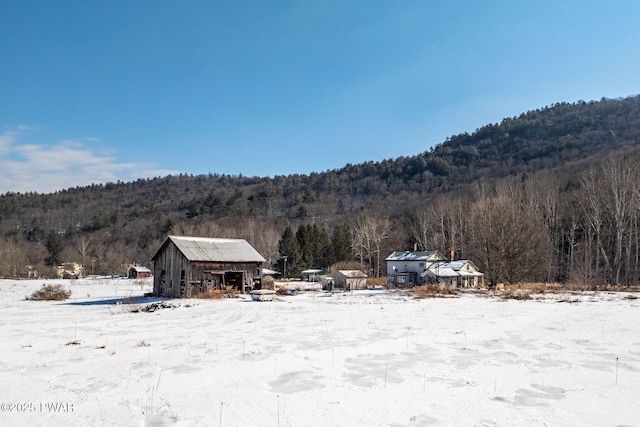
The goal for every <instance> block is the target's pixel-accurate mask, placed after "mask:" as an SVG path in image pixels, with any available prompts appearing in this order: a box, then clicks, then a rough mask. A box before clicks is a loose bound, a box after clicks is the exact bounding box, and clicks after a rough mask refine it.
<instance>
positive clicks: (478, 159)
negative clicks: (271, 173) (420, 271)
mask: <svg viewBox="0 0 640 427" xmlns="http://www.w3.org/2000/svg"><path fill="white" fill-rule="evenodd" d="M639 99H640V96H631V97H627V98H623V99H604V98H603V99H601V100H600V101H591V102H583V101H578V102H575V103H557V104H553V105H551V106H548V107H545V108H540V109H537V110H533V111H528V112H526V113H522V114H520V115H519V116H518V117H511V118H505V119H504V120H502V122H500V123H496V124H489V125H486V126H483V127H481V128H479V129H477V130H476V131H475V132H473V133H470V134H469V133H464V134H459V135H454V136H452V137H450V138H447V140H445V141H444V142H442V143H441V144H438V145H437V146H435V147H433V148H432V149H430V150H426V151H425V152H423V153H420V154H417V155H413V156H407V157H399V158H396V159H389V160H383V161H378V162H373V161H370V162H366V163H361V164H354V165H352V164H348V165H346V166H344V167H342V168H339V169H334V170H328V171H325V172H318V173H311V174H309V175H300V174H293V175H288V176H275V177H273V178H261V177H244V176H229V175H219V174H209V175H199V176H192V175H187V174H180V175H177V176H167V177H162V178H152V179H139V180H137V181H133V182H127V183H124V182H116V183H108V184H94V185H91V186H85V187H76V188H70V189H67V190H63V191H58V192H55V193H51V194H36V193H26V194H20V193H11V192H10V193H6V194H3V195H0V218H1V219H0V238H2V239H4V240H5V241H12V242H16V243H15V244H17V245H21V244H22V243H24V244H25V245H31V249H30V251H31V252H33V253H32V254H30V255H29V259H28V261H29V262H33V263H36V262H37V260H38V259H40V258H42V256H41V255H42V254H41V253H38V251H40V252H42V247H43V245H44V244H45V243H46V239H47V235H48V233H51V232H53V233H55V234H57V235H58V236H60V237H61V239H62V249H61V250H67V257H66V258H71V256H72V255H73V254H75V255H73V256H77V253H83V252H84V255H83V257H84V258H86V259H85V260H84V261H85V263H86V262H88V261H87V259H93V260H97V261H94V264H96V265H94V270H98V269H102V270H103V271H105V272H106V271H107V270H109V269H113V268H115V266H116V265H120V264H122V263H125V262H130V261H138V262H141V263H145V262H147V261H148V259H149V257H150V254H151V253H152V252H153V251H154V250H155V249H156V246H157V244H159V242H160V241H161V240H162V239H163V238H164V237H165V235H166V234H167V233H168V232H176V231H180V232H184V233H191V234H208V235H212V234H216V235H220V237H243V238H247V239H248V240H249V241H250V242H251V243H252V244H253V245H254V246H255V247H256V248H257V249H258V250H259V251H260V252H261V253H263V255H265V257H267V259H273V258H274V257H276V256H277V238H278V237H279V235H280V233H281V232H282V230H283V229H284V228H285V227H286V226H287V225H298V224H303V223H320V224H323V225H324V226H326V227H328V228H331V227H333V226H334V225H336V224H341V223H345V222H348V221H350V219H351V218H353V217H354V216H356V215H358V214H359V213H361V212H363V211H367V212H371V213H376V214H379V215H384V216H388V217H390V218H392V219H393V218H401V217H402V216H403V215H409V214H411V212H413V211H415V209H416V208H417V207H418V206H421V205H422V204H424V203H425V202H426V201H428V200H429V199H430V198H434V197H437V195H438V194H441V193H443V192H451V191H466V190H464V188H465V186H466V185H468V184H470V183H473V182H476V181H478V180H481V179H484V180H497V179H501V178H504V177H508V176H519V175H522V174H534V173H536V172H539V171H544V170H564V171H572V172H575V171H580V170H582V169H583V168H585V167H586V166H587V165H589V164H593V163H596V162H598V161H599V160H600V159H603V158H604V157H606V156H608V155H611V154H612V153H617V152H637V151H638V150H639V148H640V108H639ZM256 224H258V225H257V226H256ZM256 227H258V228H259V229H260V230H261V231H262V235H263V237H262V238H264V239H265V242H263V243H260V242H258V243H256V241H252V239H253V240H257V239H259V238H260V236H259V235H260V232H259V231H257V230H253V231H251V230H252V228H256ZM251 233H253V234H254V236H251ZM225 235H226V236H225ZM232 235H233V236H232ZM265 236H267V237H265ZM274 236H275V237H274ZM274 238H275V240H276V248H275V249H274V245H273V243H271V242H266V240H273V239H274ZM83 239H85V240H89V241H90V244H87V245H86V248H85V250H84V251H83V250H81V248H78V246H79V243H78V242H80V241H82V240H83ZM274 251H275V253H274ZM63 253H64V252H63ZM96 272H97V271H96Z"/></svg>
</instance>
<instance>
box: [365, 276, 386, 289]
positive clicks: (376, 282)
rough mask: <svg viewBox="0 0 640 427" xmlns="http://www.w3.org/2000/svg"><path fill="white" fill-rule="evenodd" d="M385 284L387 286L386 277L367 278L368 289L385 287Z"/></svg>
mask: <svg viewBox="0 0 640 427" xmlns="http://www.w3.org/2000/svg"><path fill="white" fill-rule="evenodd" d="M386 284H387V278H386V277H367V286H368V287H371V286H375V287H381V286H386Z"/></svg>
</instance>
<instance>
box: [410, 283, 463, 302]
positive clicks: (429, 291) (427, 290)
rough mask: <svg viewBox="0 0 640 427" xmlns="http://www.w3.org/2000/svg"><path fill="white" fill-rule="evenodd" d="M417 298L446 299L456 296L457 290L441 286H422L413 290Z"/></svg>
mask: <svg viewBox="0 0 640 427" xmlns="http://www.w3.org/2000/svg"><path fill="white" fill-rule="evenodd" d="M413 292H414V294H415V298H417V299H424V298H445V297H449V296H451V295H456V290H455V289H448V288H443V287H441V286H439V285H422V286H416V287H414V288H413Z"/></svg>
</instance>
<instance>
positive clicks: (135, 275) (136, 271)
mask: <svg viewBox="0 0 640 427" xmlns="http://www.w3.org/2000/svg"><path fill="white" fill-rule="evenodd" d="M127 277H128V278H129V279H142V278H145V277H151V270H149V269H148V268H147V267H140V266H134V267H131V268H130V269H129V270H127Z"/></svg>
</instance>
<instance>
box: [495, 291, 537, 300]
mask: <svg viewBox="0 0 640 427" xmlns="http://www.w3.org/2000/svg"><path fill="white" fill-rule="evenodd" d="M500 298H502V299H515V300H529V299H531V295H530V294H529V292H527V291H524V290H521V289H518V290H514V289H505V290H504V291H503V292H502V293H500Z"/></svg>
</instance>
